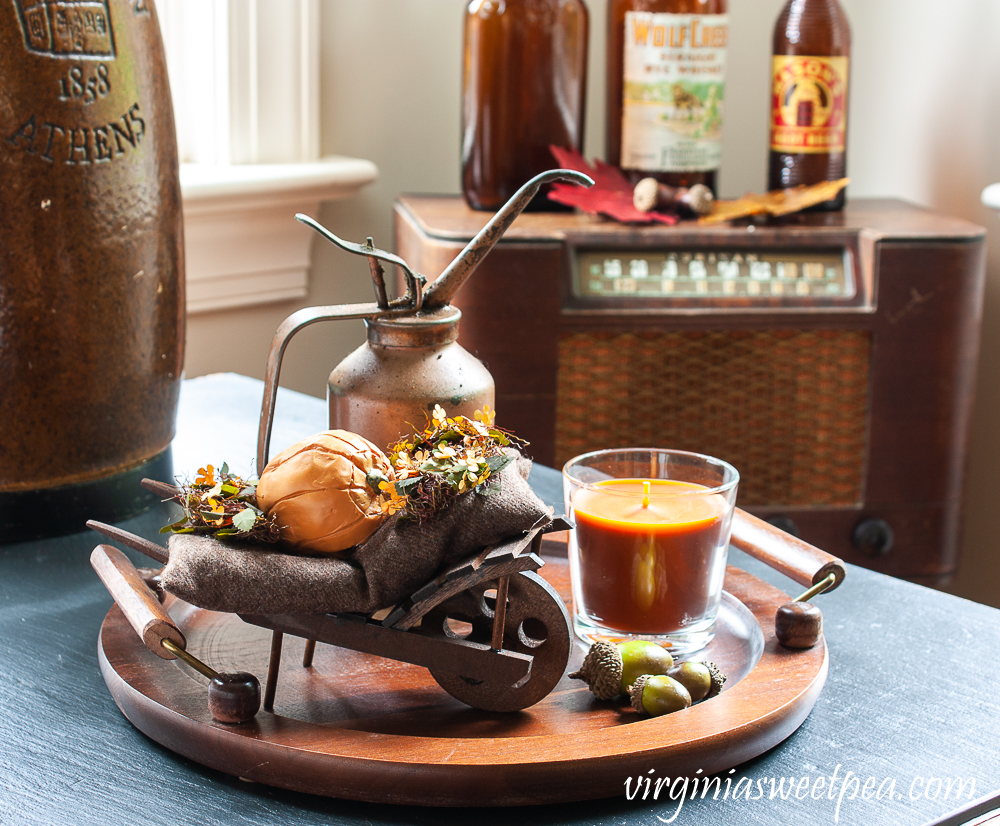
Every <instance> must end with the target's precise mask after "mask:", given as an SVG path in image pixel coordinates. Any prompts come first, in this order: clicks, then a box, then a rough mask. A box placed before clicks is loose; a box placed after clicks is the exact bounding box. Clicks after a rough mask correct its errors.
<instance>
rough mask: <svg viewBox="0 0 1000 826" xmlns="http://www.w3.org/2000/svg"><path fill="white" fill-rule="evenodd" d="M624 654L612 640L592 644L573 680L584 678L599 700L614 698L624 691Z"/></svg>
mask: <svg viewBox="0 0 1000 826" xmlns="http://www.w3.org/2000/svg"><path fill="white" fill-rule="evenodd" d="M622 667H623V663H622V655H621V653H620V652H619V651H618V646H617V645H615V644H614V643H612V642H604V641H603V640H599V641H598V642H595V643H594V644H593V645H592V646H590V650H589V651H588V652H587V656H586V657H584V660H583V665H582V666H581V667H580V670H579V671H574V672H573V673H572V674H570V675H569V676H570V679H571V680H583V681H584V682H585V683H586V684H587V686H588V687H589V688H590V690H591V691H592V692H594V696H595V697H597V699H598V700H613V699H614V698H615V697H617V696H618V695H619V694H621V693H622Z"/></svg>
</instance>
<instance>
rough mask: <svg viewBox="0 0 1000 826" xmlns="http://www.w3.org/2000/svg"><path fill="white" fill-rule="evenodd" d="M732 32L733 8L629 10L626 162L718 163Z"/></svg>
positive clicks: (692, 166) (646, 166) (689, 166)
mask: <svg viewBox="0 0 1000 826" xmlns="http://www.w3.org/2000/svg"><path fill="white" fill-rule="evenodd" d="M728 39H729V16H728V15H726V14H652V13H649V12H636V11H630V12H626V13H625V66H624V79H623V88H622V92H623V94H622V155H621V165H622V167H623V168H625V169H641V170H644V171H648V172H708V171H711V170H714V169H718V168H719V163H720V161H721V159H722V101H723V97H724V95H725V90H726V84H725V80H726V42H727V41H728Z"/></svg>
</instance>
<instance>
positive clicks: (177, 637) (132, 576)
mask: <svg viewBox="0 0 1000 826" xmlns="http://www.w3.org/2000/svg"><path fill="white" fill-rule="evenodd" d="M90 564H91V565H92V566H93V568H94V570H95V571H97V575H98V576H99V577H100V578H101V582H103V583H104V587H105V588H107V589H108V592H109V593H110V594H111V596H112V597H113V598H114V600H115V602H116V603H117V604H118V607H119V608H120V609H121V612H122V613H123V614H124V615H125V619H127V620H128V621H129V625H131V626H132V628H134V629H135V633H136V634H138V635H139V638H140V639H141V640H142V641H143V643H144V644H145V645H146V648H148V649H149V650H150V651H152V652H153V653H154V654H156V656H158V657H162V658H163V659H165V660H173V659H176V658H177V655H176V654H173V653H171V652H170V651H168V650H167V649H166V648H165V647H164V646H163V641H164V640H170V642H172V643H173V644H174V645H175V646H177V647H178V648H180V649H182V650H183V649H185V648H186V647H187V641H186V640H185V639H184V635H183V634H182V633H181V632H180V629H178V628H177V626H176V625H174V623H173V621H172V620H171V619H170V615H169V614H167V611H166V609H165V608H164V607H163V606H162V605H161V604H160V601H159V600H158V599H157V598H156V595H155V594H154V593H153V592H152V591H151V590H149V586H148V585H146V583H145V582H144V581H143V579H142V577H141V576H139V572H138V571H137V570H136V569H135V566H134V565H133V564H132V562H131V561H130V560H129V558H128V557H127V556H125V554H123V553H122V552H121V551H119V550H118V549H117V548H115V547H113V546H111V545H98V546H97V547H96V548H94V552H93V553H92V554H91V555H90Z"/></svg>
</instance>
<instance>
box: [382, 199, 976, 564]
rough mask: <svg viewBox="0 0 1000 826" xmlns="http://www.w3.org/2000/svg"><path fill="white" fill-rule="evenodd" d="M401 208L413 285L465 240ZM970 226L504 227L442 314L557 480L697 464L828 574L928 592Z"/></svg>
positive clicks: (963, 387) (850, 222)
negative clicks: (574, 464)
mask: <svg viewBox="0 0 1000 826" xmlns="http://www.w3.org/2000/svg"><path fill="white" fill-rule="evenodd" d="M488 218H489V215H488V214H486V213H481V212H473V211H472V210H469V209H468V208H467V207H466V206H465V204H464V203H463V202H462V200H461V199H460V198H451V197H432V196H404V197H402V198H400V199H399V201H398V202H397V205H396V209H395V226H396V249H397V251H398V253H399V254H400V255H401V256H402V257H403V258H404V259H405V260H406V261H408V262H409V264H410V265H411V266H412V267H414V268H415V269H417V270H418V271H420V272H422V273H424V274H427V275H428V277H433V276H434V275H436V274H437V273H439V272H441V270H442V269H443V268H444V267H445V265H446V264H447V263H448V262H449V261H450V260H451V259H452V258H453V257H454V256H455V255H456V254H457V253H458V252H459V250H460V249H461V248H462V247H463V246H464V244H465V243H467V241H468V240H469V239H470V238H471V237H472V236H473V235H474V234H475V233H476V232H477V231H478V230H479V229H480V228H481V227H482V226H483V225H484V224H485V223H486V221H487V219H488ZM984 235H985V232H984V230H983V229H982V228H981V227H978V226H975V225H973V224H969V223H966V222H963V221H959V220H955V219H951V218H946V217H943V216H940V215H935V214H932V213H930V212H927V211H925V210H922V209H919V208H917V207H914V206H911V205H909V204H905V203H902V202H899V201H890V200H855V201H853V202H851V204H850V205H849V206H848V208H847V209H846V210H845V211H844V212H842V213H832V214H807V215H798V216H790V217H788V218H786V219H782V220H780V221H776V222H775V221H772V222H769V223H767V224H755V223H744V224H742V225H736V226H725V227H700V226H698V225H696V224H694V223H682V224H679V225H678V226H675V227H641V228H636V227H629V226H621V225H617V224H614V223H611V222H608V221H605V220H602V219H599V218H594V217H592V216H586V215H574V214H567V213H532V214H525V215H522V216H521V217H520V218H519V219H518V220H517V221H516V222H515V223H514V225H513V226H512V227H511V229H509V230H508V232H507V234H506V235H505V236H504V238H503V240H501V241H500V242H499V243H498V244H497V246H496V247H495V248H494V250H493V252H492V253H491V254H490V256H489V257H488V258H487V259H486V260H485V261H484V262H483V264H482V265H481V267H480V269H479V271H477V272H476V273H475V275H474V276H473V277H472V278H470V280H469V282H468V283H467V284H466V285H465V287H464V288H463V290H462V291H461V292H460V293H459V295H458V296H457V300H456V301H455V304H456V305H457V306H459V307H460V308H461V310H462V313H463V318H462V322H461V333H460V338H459V340H460V341H461V343H462V344H463V345H464V346H465V347H466V348H468V349H469V350H470V351H472V352H473V353H475V354H476V355H477V356H478V357H479V358H480V359H482V360H483V361H484V362H485V364H486V366H487V367H488V368H489V369H490V371H491V372H492V374H493V377H494V379H495V380H496V399H497V409H498V411H499V421H500V423H501V424H502V425H505V426H508V427H510V428H511V429H513V430H514V431H515V432H517V433H518V434H519V435H522V436H524V437H525V438H527V439H528V440H529V441H530V442H531V448H530V450H531V452H532V454H533V456H534V458H535V459H536V461H540V462H543V463H544V464H548V465H553V466H555V467H561V465H562V464H563V463H564V462H565V461H566V460H567V459H569V458H570V457H572V456H574V455H576V454H578V453H583V452H586V451H589V450H596V449H600V448H607V447H619V446H626V445H633V446H644V447H647V446H659V447H672V448H680V449H686V450H693V451H698V452H702V453H709V454H712V455H716V456H719V457H720V458H723V459H725V460H727V461H729V462H731V463H732V464H734V465H735V466H736V467H737V468H738V469H739V471H740V473H741V476H742V480H741V484H740V492H739V504H740V505H741V506H742V507H744V508H746V509H748V510H750V511H752V512H754V513H757V514H758V515H761V516H764V517H765V518H767V519H769V520H771V521H773V522H775V524H778V525H780V526H781V527H784V528H785V529H787V530H791V531H792V532H794V533H797V534H798V535H800V536H801V537H802V538H804V539H806V540H808V541H809V542H812V543H814V544H816V545H818V546H819V547H821V548H824V549H826V550H827V551H829V552H831V553H834V554H837V555H839V556H841V557H843V558H844V559H847V560H849V561H852V562H856V563H859V564H862V565H866V566H868V567H870V568H874V569H877V570H880V571H883V572H885V573H890V574H895V575H897V576H904V577H907V578H911V579H915V580H920V581H923V582H928V583H936V582H942V581H944V580H945V579H947V577H948V576H949V575H950V574H951V573H952V572H953V571H954V568H955V566H956V563H957V557H958V547H959V530H960V521H961V512H962V486H963V476H964V470H965V464H966V452H967V446H968V436H969V422H970V413H971V407H972V398H973V388H974V381H975V373H976V361H977V358H978V348H979V327H980V315H981V307H982V292H983V275H984Z"/></svg>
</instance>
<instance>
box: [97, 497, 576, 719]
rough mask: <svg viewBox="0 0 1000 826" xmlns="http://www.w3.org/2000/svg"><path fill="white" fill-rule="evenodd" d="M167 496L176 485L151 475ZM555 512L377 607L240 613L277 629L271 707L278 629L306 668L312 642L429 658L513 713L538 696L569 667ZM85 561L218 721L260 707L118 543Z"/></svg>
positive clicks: (134, 544)
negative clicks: (542, 572) (548, 560)
mask: <svg viewBox="0 0 1000 826" xmlns="http://www.w3.org/2000/svg"><path fill="white" fill-rule="evenodd" d="M144 485H145V486H146V487H147V488H148V489H150V490H152V491H154V492H156V493H158V494H160V495H165V496H172V495H173V494H174V493H175V492H176V489H175V488H173V487H172V486H169V485H163V484H162V483H159V482H151V481H150V480H146V482H144ZM88 525H89V526H90V527H91V528H93V529H94V530H95V531H98V532H99V533H101V534H103V535H104V536H106V537H108V538H109V539H112V540H115V541H117V542H120V543H121V544H123V545H125V546H127V547H129V548H132V549H133V550H137V551H139V552H140V553H143V554H145V555H147V556H149V557H151V558H152V559H154V560H156V561H157V562H160V563H161V564H165V563H166V562H167V561H168V554H167V552H166V550H165V549H164V548H163V547H162V546H160V545H157V544H156V543H154V542H150V541H149V540H146V539H143V538H142V537H139V536H136V535H135V534H131V533H128V532H127V531H123V530H121V529H119V528H115V527H113V526H111V525H105V524H103V523H100V522H89V523H88ZM567 527H568V525H567V524H566V523H565V522H563V521H562V520H561V519H556V520H555V521H553V522H552V523H550V524H549V525H547V526H544V527H542V526H537V527H534V528H532V529H531V530H529V531H527V532H526V533H525V534H524V535H522V536H518V537H514V538H511V539H509V540H507V541H505V542H501V543H499V544H497V545H494V546H492V547H488V548H486V549H484V550H483V551H481V552H480V553H478V554H476V555H475V556H472V557H467V558H466V559H463V560H460V561H459V562H457V563H455V564H454V565H452V566H451V567H449V568H448V569H447V570H445V571H444V572H443V573H441V574H440V575H438V576H437V577H435V578H434V579H433V580H431V581H430V582H428V583H427V584H425V585H424V586H423V587H421V588H420V589H419V590H417V591H416V592H415V593H414V594H412V595H411V596H410V597H409V598H407V599H405V600H404V601H402V602H401V603H400V604H398V605H397V606H394V607H393V608H392V609H389V610H388V611H387V610H385V609H383V610H382V611H378V612H375V613H374V614H369V615H364V614H346V613H340V614H289V615H282V616H278V615H259V614H257V615H255V614H239V617H240V618H241V619H242V620H244V621H245V622H248V623H250V624H252V625H258V626H260V627H262V628H268V629H271V630H272V631H273V632H275V633H274V636H273V638H272V646H271V657H270V664H269V666H268V677H267V684H266V685H267V687H266V690H265V693H264V708H265V710H267V711H271V710H273V707H274V695H275V690H276V686H277V680H278V670H279V665H280V661H281V647H282V635H283V634H286V633H287V634H293V635H295V636H298V637H303V638H305V639H306V640H307V645H306V651H305V656H304V657H303V666H304V667H309V666H311V664H312V657H313V651H314V648H315V642H316V641H319V642H324V643H328V644H330V645H335V646H339V647H341V648H348V649H352V650H354V651H361V652H364V653H368V654H375V655H378V656H381V657H388V658H390V659H394V660H398V661H400V662H405V663H411V664H413V665H419V666H424V667H426V668H428V669H429V670H430V673H431V676H432V677H433V678H434V680H435V681H436V682H437V683H438V684H439V685H440V686H441V687H442V688H443V689H444V690H445V691H447V692H448V693H449V694H451V695H452V696H453V697H455V698H457V699H459V700H461V701H462V702H464V703H466V704H468V705H470V706H472V707H473V708H478V709H482V710H485V711H519V710H521V709H523V708H527V707H528V706H530V705H533V704H535V703H537V702H538V701H539V700H541V699H542V698H544V697H545V696H546V695H548V693H549V692H550V691H551V690H552V689H553V687H554V686H555V685H556V683H557V682H559V680H560V678H561V677H562V676H563V673H564V672H565V670H566V664H567V662H568V660H569V654H570V646H571V641H572V631H571V630H570V623H569V614H568V613H567V611H566V606H565V605H564V603H563V601H562V599H561V598H560V597H559V594H558V593H557V592H556V591H555V589H553V588H552V586H551V585H549V584H548V583H547V582H546V581H545V580H544V579H542V578H541V577H540V576H539V575H538V574H537V573H535V571H537V570H538V569H539V568H540V567H541V566H542V565H543V562H542V560H541V558H540V556H539V555H538V551H539V547H540V545H541V541H542V535H543V534H544V533H546V532H549V531H557V530H566V529H567ZM91 563H92V565H93V566H94V569H95V570H96V571H97V573H98V575H99V576H100V577H101V580H102V581H103V582H104V584H105V586H106V587H107V588H108V590H109V591H110V593H111V595H112V596H113V597H114V599H115V602H117V603H118V606H119V608H120V609H121V610H122V612H123V613H124V614H125V616H126V618H127V619H128V620H129V622H130V624H131V625H132V627H133V628H134V629H135V630H136V633H138V634H139V636H140V637H141V638H142V640H143V642H144V643H145V644H146V646H147V647H148V648H149V649H150V650H151V651H152V652H153V653H154V654H156V655H158V656H160V657H163V658H164V659H174V658H177V657H180V658H182V659H183V660H184V661H185V662H187V663H188V664H189V665H191V666H192V667H193V668H195V669H196V670H198V671H200V672H201V673H202V674H204V675H205V676H207V677H208V678H209V679H210V680H212V683H211V685H210V687H209V708H210V710H211V711H212V715H213V716H214V717H215V718H216V719H218V720H220V721H221V722H230V723H237V722H244V721H246V720H248V719H250V718H252V717H253V716H254V715H255V714H256V712H257V710H258V708H259V707H260V685H259V683H257V681H256V679H255V678H253V677H252V675H249V674H245V673H243V672H239V673H237V674H222V675H220V674H217V673H216V672H215V671H214V670H213V669H211V668H210V667H209V666H207V665H205V664H204V663H202V662H200V661H198V660H196V659H194V658H193V657H191V655H190V654H188V653H187V652H186V650H185V645H186V643H185V640H184V636H183V634H182V633H181V631H180V630H179V629H178V628H177V626H176V624H175V623H174V622H173V621H172V620H171V619H170V617H169V615H168V614H167V612H166V610H165V609H164V608H163V606H162V605H161V604H160V603H159V600H158V599H157V597H156V596H155V595H154V594H153V592H152V590H151V589H150V587H149V583H148V582H147V581H145V580H144V579H143V578H142V576H140V574H139V573H138V572H137V571H136V569H135V568H134V567H133V566H132V564H131V562H130V561H129V560H128V558H127V557H125V555H124V554H122V553H121V552H120V551H117V550H116V549H115V548H112V547H109V546H105V545H99V546H98V547H97V548H96V549H95V550H94V552H93V554H92V555H91Z"/></svg>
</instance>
